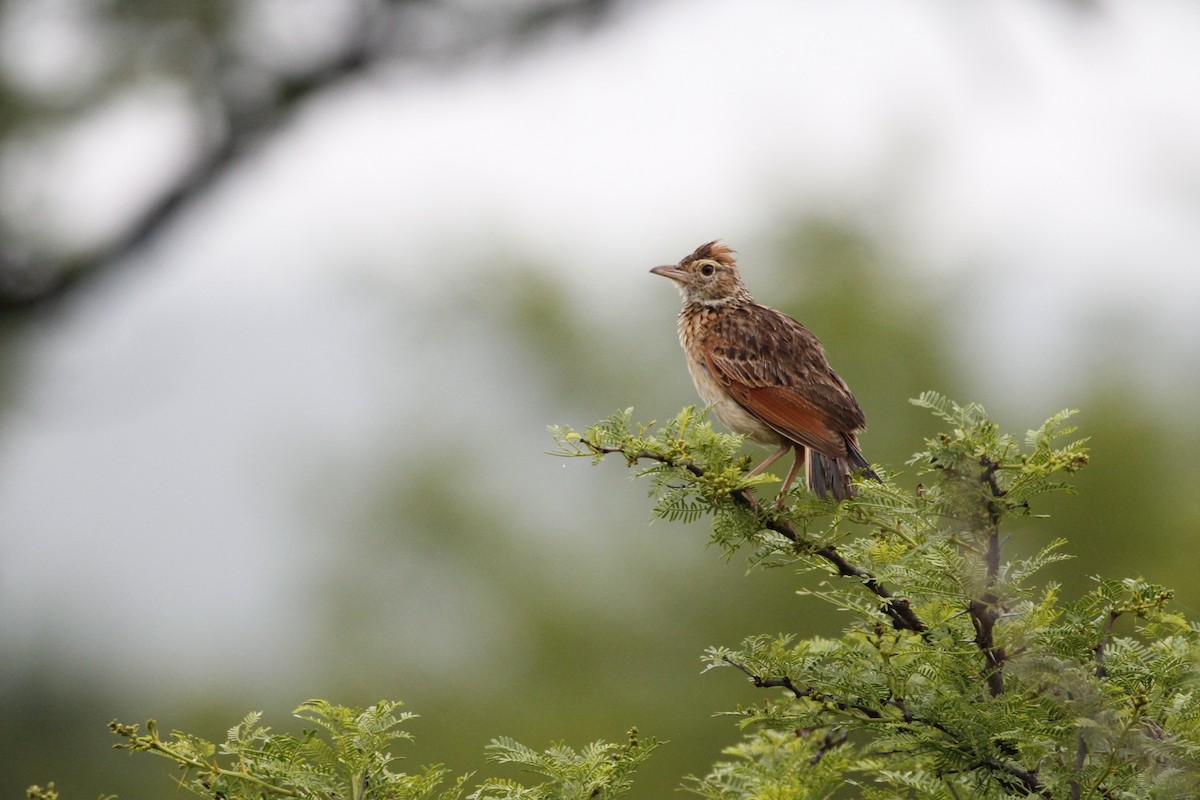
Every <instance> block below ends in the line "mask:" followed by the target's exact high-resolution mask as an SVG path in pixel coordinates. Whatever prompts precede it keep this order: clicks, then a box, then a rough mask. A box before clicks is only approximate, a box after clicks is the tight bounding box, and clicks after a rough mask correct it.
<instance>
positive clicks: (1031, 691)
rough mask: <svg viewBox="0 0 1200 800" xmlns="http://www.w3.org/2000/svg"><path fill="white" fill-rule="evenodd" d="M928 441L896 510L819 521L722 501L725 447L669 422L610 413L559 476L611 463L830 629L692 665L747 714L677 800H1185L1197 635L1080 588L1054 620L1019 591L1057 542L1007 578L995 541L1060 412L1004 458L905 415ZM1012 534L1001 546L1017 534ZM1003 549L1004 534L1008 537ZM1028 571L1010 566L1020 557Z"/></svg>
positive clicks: (571, 445) (1134, 583) (1161, 611)
mask: <svg viewBox="0 0 1200 800" xmlns="http://www.w3.org/2000/svg"><path fill="white" fill-rule="evenodd" d="M913 402H914V404H915V405H917V406H919V407H922V408H926V409H928V410H930V411H931V412H932V413H933V414H935V415H936V416H937V417H939V418H940V419H941V420H942V421H943V422H944V423H946V425H945V429H944V430H943V431H942V432H940V433H938V434H937V435H936V436H934V437H932V438H930V439H928V440H927V441H925V443H924V447H923V449H922V450H921V451H920V452H918V453H916V454H915V455H914V456H913V458H912V459H911V460H910V461H909V465H910V466H911V467H913V468H914V471H915V472H916V475H917V478H918V480H919V481H920V482H919V483H917V484H916V485H915V486H913V487H912V488H911V489H908V488H905V487H903V486H901V485H900V484H899V483H898V482H897V481H895V480H893V479H891V476H888V475H887V474H886V473H884V471H883V470H879V472H880V473H881V474H884V476H885V480H884V481H883V482H879V483H876V482H874V481H869V482H862V483H860V484H858V485H857V490H858V496H857V498H856V499H854V500H851V501H847V502H843V503H835V502H832V501H828V500H820V499H816V498H813V497H811V496H808V495H807V494H806V493H804V492H803V490H798V491H795V492H794V493H792V494H790V495H789V496H787V497H786V498H784V503H783V504H782V507H781V508H779V509H776V508H774V507H773V506H772V505H771V504H769V503H766V502H760V501H759V500H758V498H757V497H756V496H755V492H754V491H753V490H754V488H755V487H757V486H758V485H759V484H761V483H766V482H767V481H768V480H769V479H768V478H766V477H765V476H763V477H760V478H759V479H756V480H755V481H753V482H749V481H744V480H742V481H739V476H740V475H742V474H743V473H744V470H745V468H746V467H747V466H748V464H746V462H745V461H744V460H741V459H740V457H739V456H738V452H739V451H738V445H740V440H739V439H738V437H735V436H729V435H727V434H722V433H719V432H716V431H714V430H713V429H712V427H711V426H710V425H708V424H707V423H706V422H704V421H703V414H699V413H697V412H696V411H695V409H691V408H689V409H685V410H684V411H683V412H681V413H680V415H679V416H677V417H676V418H675V419H674V420H672V421H670V422H668V423H667V424H666V425H665V426H662V427H660V428H658V429H657V430H654V431H651V430H650V427H649V426H639V425H634V424H633V423H632V412H631V411H628V410H627V411H625V412H622V413H620V414H617V415H614V416H613V417H611V418H609V419H607V420H604V421H602V422H600V423H598V424H597V425H595V426H592V427H591V428H589V429H587V430H586V431H585V432H584V433H582V434H578V433H575V432H573V431H571V430H570V429H566V428H559V429H555V430H554V435H555V436H556V438H557V439H558V441H559V444H560V450H559V452H560V453H562V454H564V455H582V456H591V457H592V458H593V460H594V461H599V460H602V459H603V458H605V457H608V456H610V455H618V456H623V457H624V459H625V461H626V463H627V464H629V465H630V466H631V467H634V468H636V469H637V472H636V473H635V474H636V476H637V477H649V478H650V479H651V492H652V494H653V495H654V496H655V497H656V500H657V502H656V505H655V508H654V514H655V516H658V517H662V518H667V519H677V518H678V519H691V518H695V517H697V516H700V515H704V514H707V515H710V516H711V518H712V522H713V533H712V540H713V542H715V543H716V544H718V545H720V546H721V547H722V548H724V549H725V551H726V552H727V553H733V552H735V551H738V550H740V549H743V548H745V549H747V550H748V551H749V553H750V558H751V562H752V564H757V565H767V566H776V567H778V566H786V567H789V568H792V569H795V570H796V571H797V572H798V574H799V575H800V576H801V578H802V581H801V583H799V584H798V587H797V591H799V592H800V593H802V594H807V595H810V596H812V597H815V598H818V599H820V600H822V601H824V602H826V603H829V604H831V605H832V606H834V607H835V608H837V609H839V610H840V611H843V612H847V615H848V616H847V618H848V620H849V622H848V623H847V625H846V626H845V628H844V630H843V633H842V635H841V636H840V637H839V638H835V639H823V638H796V637H793V636H781V635H773V634H759V635H753V636H750V637H748V638H746V639H745V640H744V641H743V642H741V643H740V644H739V645H737V646H733V647H713V648H711V649H710V650H709V651H708V652H707V654H706V656H705V661H706V664H707V668H709V669H717V668H720V669H726V670H728V669H734V670H736V671H738V672H740V673H742V674H743V675H744V676H745V677H746V678H748V679H749V680H750V682H751V683H752V684H753V685H754V686H755V687H757V688H758V689H761V690H765V691H766V692H767V694H766V695H765V696H764V697H763V698H762V700H761V701H760V702H757V703H754V704H750V705H747V706H744V707H742V708H739V709H737V710H736V711H735V712H733V713H734V714H735V715H736V716H737V718H738V720H739V722H740V724H741V725H742V726H743V727H744V728H745V730H746V733H745V736H746V738H745V740H744V741H743V743H742V744H741V745H739V746H737V747H734V748H731V749H730V750H728V751H727V752H726V755H727V756H730V758H729V760H725V761H722V762H720V763H718V764H717V765H716V766H715V767H714V768H713V770H712V771H711V772H710V773H709V774H708V775H706V776H704V777H701V778H693V779H692V780H691V782H690V784H689V788H690V789H691V790H692V791H694V792H696V793H697V794H700V795H701V796H704V797H710V798H722V799H723V800H724V799H725V798H741V797H762V796H778V797H826V796H829V793H830V792H832V791H834V790H835V788H836V787H843V788H847V787H853V790H854V791H855V792H856V794H857V796H862V797H896V796H904V797H922V798H959V797H978V798H990V797H1016V796H1037V797H1070V798H1086V797H1096V798H1111V797H1130V798H1133V797H1136V798H1146V797H1191V796H1194V787H1195V786H1197V785H1200V727H1198V724H1197V715H1198V714H1200V703H1198V700H1200V696H1198V695H1197V694H1196V690H1197V677H1198V675H1200V673H1198V671H1197V669H1196V657H1197V655H1198V654H1200V638H1198V636H1197V629H1196V627H1195V626H1194V625H1191V624H1189V623H1188V622H1187V621H1186V620H1185V619H1184V618H1183V617H1182V616H1180V615H1179V614H1177V613H1175V612H1174V611H1172V610H1171V609H1170V607H1169V602H1168V601H1169V599H1170V593H1169V592H1167V591H1166V590H1165V589H1163V588H1162V587H1159V586H1155V585H1152V584H1149V583H1146V582H1144V581H1141V580H1127V581H1101V580H1097V585H1096V588H1095V590H1094V591H1092V592H1091V593H1089V594H1088V595H1087V596H1085V597H1083V598H1080V599H1078V600H1076V601H1073V602H1067V601H1064V600H1063V598H1062V597H1061V596H1060V594H1061V593H1060V591H1059V588H1058V586H1057V585H1055V584H1054V583H1052V582H1050V583H1038V582H1037V581H1036V580H1035V579H1037V578H1038V577H1039V572H1040V570H1042V569H1043V568H1044V567H1046V566H1047V565H1049V564H1052V563H1054V562H1056V561H1060V560H1062V559H1064V558H1067V556H1066V555H1065V554H1064V552H1063V547H1064V544H1065V543H1064V542H1063V541H1062V540H1061V539H1057V538H1050V539H1049V540H1043V542H1042V544H1041V546H1040V547H1035V548H1032V549H1033V550H1034V552H1033V555H1031V556H1025V557H1011V556H1007V555H1006V554H1005V553H1004V545H1005V543H1006V542H1007V540H1008V538H1009V537H1010V536H1011V535H1013V533H1012V531H1011V530H1010V529H1011V528H1012V527H1014V525H1013V523H1015V522H1017V521H1019V520H1021V519H1023V518H1033V519H1036V518H1038V516H1039V515H1038V514H1036V513H1035V510H1036V506H1037V503H1038V501H1039V499H1040V498H1042V497H1043V496H1044V495H1046V494H1047V493H1051V492H1060V491H1069V490H1070V487H1069V485H1068V484H1067V483H1066V482H1065V481H1064V480H1063V479H1062V476H1064V475H1067V474H1070V473H1073V472H1075V471H1077V470H1079V469H1081V468H1082V467H1084V466H1085V465H1086V464H1087V458H1088V454H1087V449H1086V440H1084V439H1071V438H1069V437H1070V434H1072V433H1074V432H1075V429H1074V428H1073V427H1071V426H1070V425H1069V424H1068V423H1069V421H1070V417H1071V416H1072V414H1073V412H1071V411H1063V412H1060V413H1058V414H1055V415H1054V416H1052V417H1051V418H1050V419H1048V420H1047V421H1046V422H1045V423H1044V424H1043V425H1041V426H1039V427H1037V428H1035V429H1033V430H1030V431H1028V432H1027V434H1026V435H1025V437H1024V438H1023V440H1022V439H1018V438H1017V437H1013V436H1011V435H1009V434H1006V433H1004V432H1002V431H1001V430H1000V428H999V426H997V425H996V424H995V423H994V422H992V421H991V419H990V418H989V417H988V415H987V413H986V411H985V410H984V409H983V408H982V407H980V406H978V405H966V406H961V405H958V404H956V403H954V402H952V401H950V400H948V399H947V398H945V397H942V396H940V395H938V394H936V393H933V392H928V393H925V394H923V395H921V396H920V397H919V398H917V399H916V400H914V401H913ZM1027 527H1028V525H1027V524H1025V525H1023V528H1027ZM1022 533H1023V530H1022ZM1026 549H1029V548H1026Z"/></svg>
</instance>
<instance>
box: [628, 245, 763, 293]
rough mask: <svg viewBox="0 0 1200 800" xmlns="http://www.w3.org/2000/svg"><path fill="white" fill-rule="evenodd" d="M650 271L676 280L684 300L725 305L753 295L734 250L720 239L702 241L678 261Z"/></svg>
mask: <svg viewBox="0 0 1200 800" xmlns="http://www.w3.org/2000/svg"><path fill="white" fill-rule="evenodd" d="M650 271H651V272H653V273H654V274H655V275H662V276H663V277H664V278H670V279H671V280H673V281H675V283H676V284H677V285H678V286H679V292H680V294H682V295H683V300H684V302H685V303H700V304H701V305H706V306H722V305H725V304H726V303H732V302H735V301H739V300H749V299H750V293H749V292H748V291H747V290H746V286H745V285H744V284H743V283H742V277H741V275H739V274H738V267H737V261H736V260H735V259H734V257H733V250H731V249H730V248H728V247H726V246H725V245H723V244H721V242H720V240H714V241H711V242H709V243H708V244H702V245H700V246H699V247H697V248H696V249H695V251H693V252H692V253H691V255H688V256H684V258H683V260H682V261H680V262H679V263H678V264H664V265H663V266H661V267H655V268H654V269H652V270H650Z"/></svg>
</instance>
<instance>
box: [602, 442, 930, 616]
mask: <svg viewBox="0 0 1200 800" xmlns="http://www.w3.org/2000/svg"><path fill="white" fill-rule="evenodd" d="M580 442H581V443H582V444H583V445H584V446H585V447H587V448H588V449H589V450H591V451H592V452H593V453H596V454H598V455H604V454H608V453H620V454H621V455H623V456H625V458H626V460H627V461H629V462H630V463H631V464H633V463H636V462H638V461H641V460H643V459H644V460H648V461H657V462H658V463H660V464H665V465H667V466H670V467H675V468H677V469H686V470H687V471H688V472H690V473H691V474H692V475H694V476H695V477H697V478H701V477H703V476H704V469H703V468H702V467H698V466H696V465H695V464H694V463H692V462H691V461H688V460H686V459H674V458H671V457H669V456H664V455H662V454H660V453H652V452H650V451H649V450H636V451H631V450H629V449H628V448H626V447H622V446H609V445H598V444H595V443H593V442H590V441H588V440H587V439H584V438H580ZM729 496H730V497H732V498H733V501H734V502H735V503H737V504H738V505H740V506H742V507H743V508H747V509H749V510H750V511H751V512H753V514H754V515H755V518H756V521H757V522H758V523H759V524H760V525H762V526H763V527H764V528H766V529H767V530H770V531H774V532H775V533H778V534H779V535H781V536H783V537H784V538H786V539H787V540H788V541H790V542H791V543H792V545H793V547H794V549H795V551H796V552H797V553H801V554H808V555H815V556H818V557H820V558H822V559H824V560H825V561H827V562H829V563H830V564H832V565H833V567H834V569H836V570H837V573H838V575H840V576H842V577H844V578H857V579H858V580H859V581H860V582H861V583H862V585H863V586H865V587H867V590H868V591H870V592H871V593H872V594H874V595H875V596H876V597H878V598H879V600H880V601H881V602H880V604H879V610H880V611H882V612H883V613H884V614H886V615H887V616H888V617H889V618H890V619H891V620H892V625H893V626H894V627H895V628H896V629H897V630H909V631H913V632H915V633H925V632H926V631H927V630H929V626H928V625H926V624H925V621H924V620H922V619H921V618H920V617H919V616H918V615H917V613H916V612H915V611H913V610H912V605H911V604H910V603H909V602H908V600H906V599H904V598H902V597H896V596H895V595H894V594H892V592H891V590H890V589H888V587H887V586H885V585H884V584H883V583H881V582H880V580H879V579H878V578H876V577H875V576H874V575H873V574H871V572H869V571H868V570H866V569H864V568H863V567H860V566H858V565H857V564H852V563H851V562H849V561H848V560H846V558H845V556H843V555H842V554H841V552H840V551H839V550H838V549H837V548H836V547H835V546H833V545H831V544H827V545H823V546H821V547H816V546H814V545H813V544H812V543H811V542H808V541H807V540H805V539H804V537H803V536H801V535H800V533H799V531H797V530H796V528H795V526H793V525H792V524H791V523H790V522H788V521H787V520H785V519H780V518H779V517H776V516H764V515H763V514H762V506H761V505H759V502H758V500H757V499H756V498H755V497H754V495H753V494H752V493H751V492H750V490H749V489H733V490H732V491H730V493H729Z"/></svg>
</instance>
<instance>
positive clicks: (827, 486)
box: [804, 436, 880, 500]
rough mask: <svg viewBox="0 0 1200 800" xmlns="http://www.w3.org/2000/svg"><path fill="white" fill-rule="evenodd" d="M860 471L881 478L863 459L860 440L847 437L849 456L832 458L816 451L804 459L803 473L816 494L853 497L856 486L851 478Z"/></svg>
mask: <svg viewBox="0 0 1200 800" xmlns="http://www.w3.org/2000/svg"><path fill="white" fill-rule="evenodd" d="M856 473H857V474H859V475H861V476H862V477H864V478H870V479H871V480H874V481H877V480H880V478H879V476H878V475H877V474H876V473H875V470H873V469H871V464H870V462H869V461H867V459H865V458H863V454H862V451H861V450H859V449H858V442H856V441H854V439H852V438H850V437H849V436H847V437H846V455H845V456H844V457H841V458H829V457H828V456H823V455H821V454H820V453H818V452H816V451H815V450H809V451H808V458H807V459H805V462H804V474H805V478H807V480H808V489H809V491H811V492H812V493H813V494H815V495H816V496H817V497H828V496H829V495H831V494H832V495H833V497H834V499H835V500H846V499H848V498H851V497H853V496H854V494H855V492H854V487H853V486H852V485H851V484H850V477H851V476H852V475H854V474H856Z"/></svg>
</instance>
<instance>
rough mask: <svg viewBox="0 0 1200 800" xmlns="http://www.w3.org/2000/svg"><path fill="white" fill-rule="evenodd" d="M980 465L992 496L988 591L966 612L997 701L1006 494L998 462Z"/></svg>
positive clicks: (1003, 657)
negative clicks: (997, 634)
mask: <svg viewBox="0 0 1200 800" xmlns="http://www.w3.org/2000/svg"><path fill="white" fill-rule="evenodd" d="M979 461H980V464H982V465H983V472H982V473H981V474H980V476H979V482H980V483H982V484H984V485H986V486H987V487H988V490H989V493H990V494H991V497H990V498H989V499H988V502H987V515H988V524H987V528H986V532H987V554H986V556H985V568H986V570H987V589H986V591H984V593H983V594H982V595H981V596H980V597H979V599H978V600H971V601H970V602H969V603H968V604H967V610H968V611H969V612H970V614H971V624H972V625H973V626H974V628H975V644H976V645H977V646H978V647H979V649H980V651H982V652H983V661H984V670H985V671H984V679H985V680H986V681H987V687H988V691H989V692H990V693H991V695H992V696H993V697H995V696H997V695H999V694H1003V693H1004V665H1005V664H1006V663H1007V661H1008V654H1007V653H1005V651H1004V648H1003V647H997V646H996V640H995V627H996V620H998V619H999V618H1000V609H999V607H998V603H999V600H1000V598H999V596H998V595H997V594H996V592H995V586H996V583H997V582H998V581H999V580H1000V519H1001V517H1002V515H1003V509H1002V507H1001V505H1000V500H1001V498H1003V497H1004V495H1005V494H1007V492H1005V491H1004V489H1003V488H1001V486H1000V482H999V480H998V479H997V478H996V472H997V470H999V468H1000V464H999V462H997V461H993V460H992V459H990V458H988V457H987V456H983V457H982V458H980V460H979Z"/></svg>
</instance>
